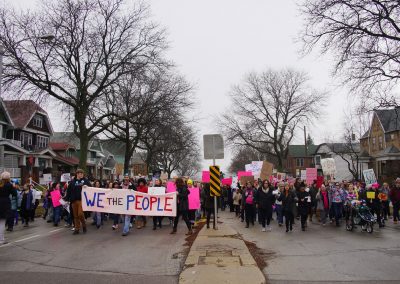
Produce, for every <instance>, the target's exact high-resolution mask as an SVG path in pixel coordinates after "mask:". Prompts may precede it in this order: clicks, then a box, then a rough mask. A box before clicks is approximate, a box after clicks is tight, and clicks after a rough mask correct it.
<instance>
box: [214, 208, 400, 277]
mask: <svg viewBox="0 0 400 284" xmlns="http://www.w3.org/2000/svg"><path fill="white" fill-rule="evenodd" d="M221 220H223V221H224V222H226V223H227V224H229V225H231V226H232V227H233V228H234V229H236V230H237V231H238V232H239V233H240V234H241V235H242V237H243V238H244V239H245V240H247V241H250V242H254V243H255V244H256V245H257V246H258V247H259V248H260V255H261V256H262V257H263V258H264V260H265V261H266V264H267V266H266V267H265V268H264V269H263V273H264V274H265V275H266V277H267V279H268V283H272V284H273V283H292V284H293V283H313V284H315V283H355V282H359V283H400V224H399V225H394V224H393V222H392V220H390V221H388V222H387V226H386V227H385V228H383V229H381V230H379V229H378V226H377V225H375V226H374V229H375V231H374V232H373V233H372V234H369V233H366V232H362V231H361V229H360V228H357V229H355V230H354V231H353V232H347V231H346V230H345V228H344V226H342V227H339V228H336V227H335V226H333V225H327V226H325V227H322V226H321V225H319V224H318V223H317V222H315V223H309V224H308V228H307V231H306V232H302V231H301V230H300V224H299V223H300V221H296V225H295V230H294V232H292V233H286V232H285V229H284V227H278V226H277V224H276V222H275V221H273V223H272V231H271V232H261V225H259V224H256V225H255V226H254V227H252V226H251V225H250V228H249V229H246V228H245V224H244V223H241V222H240V220H239V219H236V218H235V217H234V214H233V213H229V212H226V211H225V212H222V213H221Z"/></svg>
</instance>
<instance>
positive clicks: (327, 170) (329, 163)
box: [321, 158, 336, 176]
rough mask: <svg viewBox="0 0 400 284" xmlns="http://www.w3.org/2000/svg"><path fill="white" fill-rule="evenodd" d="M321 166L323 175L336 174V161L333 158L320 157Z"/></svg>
mask: <svg viewBox="0 0 400 284" xmlns="http://www.w3.org/2000/svg"><path fill="white" fill-rule="evenodd" d="M321 167H322V171H323V173H324V175H330V176H333V175H335V174H336V163H335V159H333V158H326V159H321Z"/></svg>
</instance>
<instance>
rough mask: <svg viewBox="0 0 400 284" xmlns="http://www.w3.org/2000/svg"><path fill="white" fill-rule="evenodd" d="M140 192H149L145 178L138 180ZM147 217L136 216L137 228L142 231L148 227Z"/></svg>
mask: <svg viewBox="0 0 400 284" xmlns="http://www.w3.org/2000/svg"><path fill="white" fill-rule="evenodd" d="M136 190H137V191H138V192H142V193H147V192H148V187H147V182H146V180H145V179H144V178H139V179H138V186H137V188H136ZM146 222H147V219H146V216H136V228H137V229H141V228H144V227H146Z"/></svg>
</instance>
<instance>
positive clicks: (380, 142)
mask: <svg viewBox="0 0 400 284" xmlns="http://www.w3.org/2000/svg"><path fill="white" fill-rule="evenodd" d="M360 144H361V154H360V159H361V162H362V163H363V164H364V167H365V168H370V169H374V172H375V175H376V176H377V178H378V180H380V181H387V182H392V181H393V179H395V178H396V177H398V176H399V175H400V174H399V173H400V107H397V108H393V109H382V110H374V112H373V117H372V121H371V125H370V127H369V130H368V131H367V132H366V133H365V134H364V135H363V136H362V137H361V139H360Z"/></svg>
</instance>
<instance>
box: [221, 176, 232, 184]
mask: <svg viewBox="0 0 400 284" xmlns="http://www.w3.org/2000/svg"><path fill="white" fill-rule="evenodd" d="M221 183H222V185H229V186H230V185H231V184H232V178H223V179H222V181H221Z"/></svg>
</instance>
